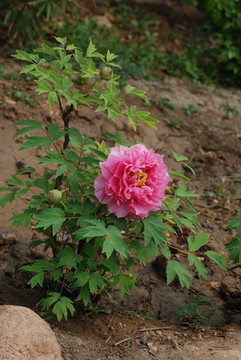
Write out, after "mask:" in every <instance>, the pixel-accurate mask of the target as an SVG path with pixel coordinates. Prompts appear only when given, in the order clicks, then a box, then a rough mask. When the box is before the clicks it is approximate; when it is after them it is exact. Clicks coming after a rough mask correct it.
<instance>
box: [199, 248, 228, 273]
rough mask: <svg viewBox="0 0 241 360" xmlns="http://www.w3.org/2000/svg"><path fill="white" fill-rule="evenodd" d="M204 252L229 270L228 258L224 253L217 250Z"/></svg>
mask: <svg viewBox="0 0 241 360" xmlns="http://www.w3.org/2000/svg"><path fill="white" fill-rule="evenodd" d="M204 254H205V255H207V256H208V257H209V259H211V260H213V261H214V262H215V263H216V264H217V265H218V266H219V267H220V268H221V269H223V270H225V271H227V268H226V265H227V260H226V259H225V257H224V256H223V255H221V254H218V253H217V252H216V251H206V252H205V253H204Z"/></svg>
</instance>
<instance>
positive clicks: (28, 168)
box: [16, 166, 35, 174]
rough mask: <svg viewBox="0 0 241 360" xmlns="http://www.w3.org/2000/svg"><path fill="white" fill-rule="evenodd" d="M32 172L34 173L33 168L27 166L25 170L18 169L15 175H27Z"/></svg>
mask: <svg viewBox="0 0 241 360" xmlns="http://www.w3.org/2000/svg"><path fill="white" fill-rule="evenodd" d="M32 172H35V168H33V167H32V166H28V167H26V168H23V169H19V170H18V171H17V172H16V174H28V173H32Z"/></svg>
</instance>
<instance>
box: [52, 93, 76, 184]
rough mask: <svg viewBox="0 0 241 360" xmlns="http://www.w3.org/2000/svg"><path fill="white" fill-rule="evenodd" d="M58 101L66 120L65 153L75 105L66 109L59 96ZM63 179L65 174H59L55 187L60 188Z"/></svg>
mask: <svg viewBox="0 0 241 360" xmlns="http://www.w3.org/2000/svg"><path fill="white" fill-rule="evenodd" d="M58 102H59V109H60V112H61V116H62V120H63V122H64V130H65V135H64V144H63V149H62V151H61V153H63V151H64V150H65V149H67V147H68V145H69V140H70V139H69V133H68V129H69V122H70V114H71V112H72V111H73V109H74V107H73V105H72V104H71V105H67V106H66V107H65V109H63V106H62V104H61V100H60V98H59V96H58ZM62 181H63V176H62V175H59V176H58V177H57V178H56V181H55V186H54V188H55V189H59V188H60V186H61V184H62Z"/></svg>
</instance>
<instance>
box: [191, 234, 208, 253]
mask: <svg viewBox="0 0 241 360" xmlns="http://www.w3.org/2000/svg"><path fill="white" fill-rule="evenodd" d="M209 236H210V234H205V233H204V232H203V231H202V230H201V231H200V232H199V233H198V234H197V235H196V236H195V238H194V239H193V237H192V236H189V237H188V239H187V241H188V249H189V251H197V250H199V249H200V248H201V247H202V246H204V245H206V244H207V243H208V238H209Z"/></svg>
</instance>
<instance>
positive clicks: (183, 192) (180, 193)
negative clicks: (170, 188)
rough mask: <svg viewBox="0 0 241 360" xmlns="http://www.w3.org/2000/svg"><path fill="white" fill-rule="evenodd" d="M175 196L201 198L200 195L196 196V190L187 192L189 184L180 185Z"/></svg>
mask: <svg viewBox="0 0 241 360" xmlns="http://www.w3.org/2000/svg"><path fill="white" fill-rule="evenodd" d="M175 195H176V196H178V197H179V196H181V197H185V196H187V197H199V195H198V194H196V193H195V191H194V190H187V184H181V185H178V187H177V189H176V190H175Z"/></svg>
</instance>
